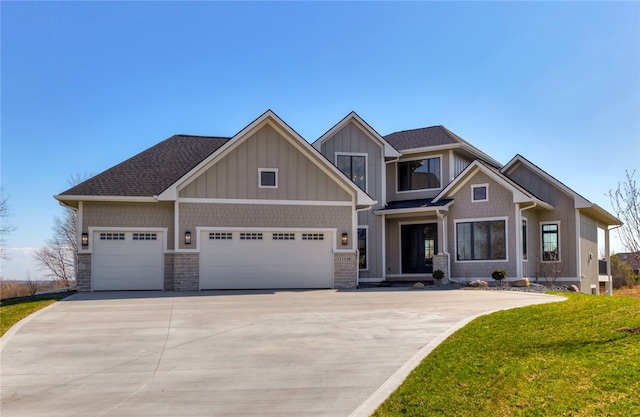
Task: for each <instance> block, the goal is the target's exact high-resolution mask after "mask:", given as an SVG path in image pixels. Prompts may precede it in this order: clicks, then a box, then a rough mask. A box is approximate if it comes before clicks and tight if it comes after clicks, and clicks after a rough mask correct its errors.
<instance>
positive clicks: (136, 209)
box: [82, 202, 174, 249]
mask: <svg viewBox="0 0 640 417" xmlns="http://www.w3.org/2000/svg"><path fill="white" fill-rule="evenodd" d="M89 227H113V228H114V230H115V229H117V228H119V227H157V228H167V229H168V233H167V246H168V248H167V249H173V246H174V245H173V240H174V239H173V236H174V235H173V227H174V223H173V203H98V202H85V203H84V204H83V210H82V233H88V232H89Z"/></svg>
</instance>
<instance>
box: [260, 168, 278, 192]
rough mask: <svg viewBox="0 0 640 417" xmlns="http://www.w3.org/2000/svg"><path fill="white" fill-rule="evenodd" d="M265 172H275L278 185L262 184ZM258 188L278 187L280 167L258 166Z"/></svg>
mask: <svg viewBox="0 0 640 417" xmlns="http://www.w3.org/2000/svg"><path fill="white" fill-rule="evenodd" d="M263 172H274V173H275V174H276V185H262V173H263ZM258 188H278V168H258Z"/></svg>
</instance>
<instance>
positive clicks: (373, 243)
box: [320, 120, 386, 278]
mask: <svg viewBox="0 0 640 417" xmlns="http://www.w3.org/2000/svg"><path fill="white" fill-rule="evenodd" d="M320 152H321V153H322V154H323V155H324V156H325V157H326V158H327V159H328V160H329V161H331V162H332V163H333V164H336V155H337V154H345V153H346V154H349V153H351V154H366V155H367V187H366V188H367V189H366V190H365V191H366V192H367V194H369V196H371V198H373V199H374V200H377V201H378V205H379V206H380V205H382V203H383V202H382V196H383V192H382V187H383V186H385V184H383V180H382V170H383V169H386V168H385V166H384V162H383V155H382V152H383V148H382V146H381V144H379V143H377V142H376V141H374V140H373V139H372V138H371V137H369V135H368V134H367V133H366V132H365V130H364V128H363V127H362V126H360V124H359V123H358V122H355V121H353V120H352V121H350V122H349V123H347V124H346V125H345V126H344V127H342V128H341V129H340V130H338V131H337V132H336V133H335V134H334V135H332V136H331V137H330V138H328V139H326V140H325V141H324V142H323V143H322V145H321V146H320ZM358 225H359V226H368V230H367V233H368V244H369V246H368V248H367V251H368V254H367V258H368V268H367V269H366V270H361V271H360V277H361V278H382V276H383V274H382V256H383V255H382V227H383V225H382V218H381V217H380V216H376V215H375V214H373V212H372V211H371V210H369V211H366V212H360V213H358ZM355 238H356V237H354V239H355Z"/></svg>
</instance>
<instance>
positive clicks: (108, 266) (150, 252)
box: [91, 231, 164, 291]
mask: <svg viewBox="0 0 640 417" xmlns="http://www.w3.org/2000/svg"><path fill="white" fill-rule="evenodd" d="M162 245H163V237H162V232H146V231H140V232H135V231H126V232H118V231H115V232H94V234H93V257H92V260H91V265H92V272H91V276H92V283H91V284H92V289H93V290H94V291H113V290H162V289H163V284H164V255H163V250H162V249H163V248H162Z"/></svg>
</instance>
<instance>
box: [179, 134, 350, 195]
mask: <svg viewBox="0 0 640 417" xmlns="http://www.w3.org/2000/svg"><path fill="white" fill-rule="evenodd" d="M259 168H277V169H278V188H260V187H259V183H258V169H259ZM179 196H180V197H183V198H185V197H186V198H228V199H265V200H316V201H351V199H352V197H351V195H350V194H349V193H348V192H347V191H345V190H344V189H343V188H342V187H341V186H340V185H339V184H337V183H336V182H335V181H334V180H333V179H331V178H330V177H329V176H328V175H327V174H326V173H324V172H323V171H322V170H321V169H320V168H319V167H318V166H317V165H315V164H314V163H313V162H312V161H311V160H310V159H309V156H307V155H305V154H303V153H302V152H300V151H299V150H298V149H296V148H295V147H294V146H293V145H292V144H291V142H289V140H287V139H285V138H284V137H283V136H282V135H281V134H280V133H279V132H278V131H277V130H276V129H274V128H273V127H272V126H271V125H268V124H267V125H265V126H263V127H262V128H261V129H259V130H258V131H257V132H256V133H254V134H253V135H251V136H250V137H248V138H247V139H246V140H244V141H242V143H240V144H239V145H238V147H237V148H235V149H234V150H232V151H231V152H230V153H229V154H228V155H226V156H225V157H224V158H223V159H221V160H220V161H218V162H217V163H216V164H215V165H213V166H212V167H210V168H209V169H207V170H206V171H205V172H204V173H202V174H201V175H199V176H198V177H197V178H195V179H193V180H192V181H191V182H190V183H189V184H188V185H187V186H186V187H185V188H183V189H182V190H180V192H179Z"/></svg>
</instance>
